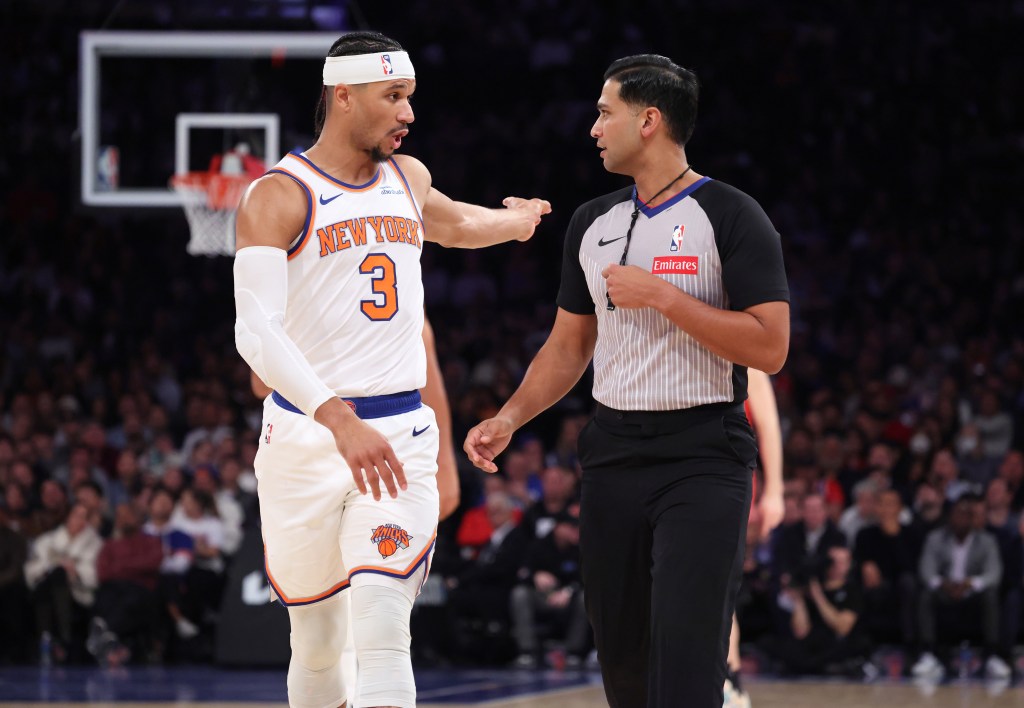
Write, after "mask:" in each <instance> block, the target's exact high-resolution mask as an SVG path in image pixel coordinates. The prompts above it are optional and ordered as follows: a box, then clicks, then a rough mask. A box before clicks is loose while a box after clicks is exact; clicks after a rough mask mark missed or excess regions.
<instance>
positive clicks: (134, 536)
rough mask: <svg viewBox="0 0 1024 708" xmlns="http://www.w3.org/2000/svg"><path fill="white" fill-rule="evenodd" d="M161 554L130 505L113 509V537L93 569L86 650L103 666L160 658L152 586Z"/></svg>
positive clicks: (156, 612)
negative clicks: (95, 587) (95, 584)
mask: <svg viewBox="0 0 1024 708" xmlns="http://www.w3.org/2000/svg"><path fill="white" fill-rule="evenodd" d="M162 561H163V549H162V548H161V545H160V541H159V539H156V538H154V537H152V536H149V535H146V534H143V533H142V517H141V516H140V514H139V512H138V510H137V509H136V508H135V506H134V505H133V504H132V503H130V502H124V503H122V504H120V505H119V506H118V507H117V511H116V514H115V520H114V536H113V538H111V539H110V540H109V541H107V542H106V543H104V544H103V550H102V551H100V556H99V561H98V564H97V567H98V571H99V580H100V588H99V592H98V593H97V596H96V617H95V618H94V619H93V626H92V628H91V629H90V633H89V650H90V652H92V653H93V655H94V656H96V658H97V659H98V660H99V661H100V663H102V664H110V665H119V664H123V663H124V662H126V661H127V660H128V659H129V658H131V657H132V656H133V655H135V656H139V655H140V654H141V655H142V656H145V657H159V656H161V652H162V639H161V637H160V624H161V622H160V606H159V603H158V601H157V593H156V590H157V581H158V578H159V573H160V564H161V562H162Z"/></svg>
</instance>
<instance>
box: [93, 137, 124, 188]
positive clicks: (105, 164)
mask: <svg viewBox="0 0 1024 708" xmlns="http://www.w3.org/2000/svg"><path fill="white" fill-rule="evenodd" d="M120 184H121V152H120V151H119V150H118V149H117V148H116V147H114V146H112V145H106V146H104V147H101V148H100V151H99V156H98V157H97V158H96V188H97V189H98V190H100V191H103V192H112V191H114V190H115V189H117V188H118V187H119V186H120Z"/></svg>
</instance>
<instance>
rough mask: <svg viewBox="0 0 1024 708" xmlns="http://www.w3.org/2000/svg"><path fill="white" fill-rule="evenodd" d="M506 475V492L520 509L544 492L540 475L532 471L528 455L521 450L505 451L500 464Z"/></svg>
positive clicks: (527, 505) (531, 503) (530, 504)
mask: <svg viewBox="0 0 1024 708" xmlns="http://www.w3.org/2000/svg"><path fill="white" fill-rule="evenodd" d="M501 469H502V471H503V472H504V473H505V475H506V476H507V477H508V490H507V491H508V493H509V494H510V495H511V496H512V500H513V501H514V502H515V503H516V505H517V506H518V507H519V508H520V509H526V508H527V507H530V506H532V505H533V504H534V503H535V502H536V501H537V500H538V499H540V498H541V496H542V495H543V493H544V489H543V487H542V486H541V482H540V475H539V474H537V473H535V472H533V471H532V470H531V466H530V458H529V456H528V455H527V454H526V453H525V452H523V451H521V450H510V451H508V452H506V453H505V458H504V460H503V464H502V466H501Z"/></svg>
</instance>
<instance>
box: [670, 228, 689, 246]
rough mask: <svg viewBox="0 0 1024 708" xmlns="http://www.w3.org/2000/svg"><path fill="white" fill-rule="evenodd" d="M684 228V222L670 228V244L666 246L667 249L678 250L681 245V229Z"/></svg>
mask: <svg viewBox="0 0 1024 708" xmlns="http://www.w3.org/2000/svg"><path fill="white" fill-rule="evenodd" d="M685 228H686V226H685V225H684V224H679V226H677V227H675V228H674V229H672V245H670V246H669V247H668V250H670V251H678V250H679V249H680V247H681V246H682V245H683V229H685Z"/></svg>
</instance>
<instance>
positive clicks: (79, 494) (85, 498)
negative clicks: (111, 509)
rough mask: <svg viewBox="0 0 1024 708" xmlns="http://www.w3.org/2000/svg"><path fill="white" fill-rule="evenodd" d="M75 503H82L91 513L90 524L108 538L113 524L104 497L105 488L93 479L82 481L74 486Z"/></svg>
mask: <svg viewBox="0 0 1024 708" xmlns="http://www.w3.org/2000/svg"><path fill="white" fill-rule="evenodd" d="M74 492H75V503H76V504H81V505H82V506H84V507H85V509H86V511H87V512H88V513H89V525H90V526H92V527H93V528H94V529H95V530H96V532H97V533H98V534H99V535H100V536H102V537H103V538H108V537H109V536H110V533H111V531H112V530H113V524H112V523H111V521H110V517H109V514H108V511H107V502H106V500H105V499H104V498H103V489H102V487H100V485H98V484H96V483H95V482H93V481H92V480H85V481H83V482H80V483H79V484H78V486H77V487H74Z"/></svg>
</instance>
